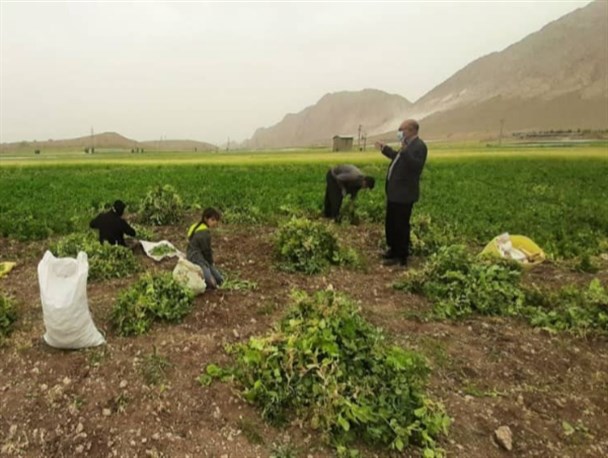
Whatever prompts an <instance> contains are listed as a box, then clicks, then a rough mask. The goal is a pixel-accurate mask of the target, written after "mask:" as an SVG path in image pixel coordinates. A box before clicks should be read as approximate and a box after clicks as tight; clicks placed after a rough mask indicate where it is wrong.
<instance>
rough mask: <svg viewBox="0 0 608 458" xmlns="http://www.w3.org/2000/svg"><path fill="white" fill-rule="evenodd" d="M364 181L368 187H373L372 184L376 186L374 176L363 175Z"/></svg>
mask: <svg viewBox="0 0 608 458" xmlns="http://www.w3.org/2000/svg"><path fill="white" fill-rule="evenodd" d="M365 182H366V183H367V187H368V188H369V189H374V186H376V179H375V178H374V177H365Z"/></svg>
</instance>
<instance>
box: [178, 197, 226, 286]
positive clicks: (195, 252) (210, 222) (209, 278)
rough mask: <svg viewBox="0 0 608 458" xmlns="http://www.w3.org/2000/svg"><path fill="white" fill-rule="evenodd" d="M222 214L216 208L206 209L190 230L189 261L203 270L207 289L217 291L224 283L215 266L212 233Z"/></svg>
mask: <svg viewBox="0 0 608 458" xmlns="http://www.w3.org/2000/svg"><path fill="white" fill-rule="evenodd" d="M220 219H221V214H220V212H218V211H217V210H216V209H215V208H205V210H204V211H203V217H202V218H201V220H200V221H199V222H198V223H194V224H193V225H192V226H190V229H188V252H187V259H188V261H190V262H193V263H194V264H196V265H198V266H200V268H201V269H203V274H204V276H205V283H206V284H207V288H211V289H215V288H217V287H218V286H220V285H221V284H222V283H223V282H224V278H223V277H222V274H221V273H220V272H219V270H217V269H216V268H215V265H214V264H213V249H212V248H211V231H210V230H209V229H213V228H214V227H216V226H217V225H218V223H219V222H220Z"/></svg>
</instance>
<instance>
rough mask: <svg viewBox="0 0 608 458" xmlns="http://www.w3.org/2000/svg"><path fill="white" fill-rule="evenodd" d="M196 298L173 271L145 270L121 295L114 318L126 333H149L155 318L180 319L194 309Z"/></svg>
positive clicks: (112, 316) (115, 322)
mask: <svg viewBox="0 0 608 458" xmlns="http://www.w3.org/2000/svg"><path fill="white" fill-rule="evenodd" d="M192 300H193V296H192V294H191V293H190V291H189V290H188V289H186V288H184V287H183V286H182V285H180V284H179V283H178V282H176V281H175V280H174V279H173V277H172V276H171V274H161V275H151V274H145V275H143V276H142V277H141V278H140V279H139V280H138V281H137V282H136V283H135V284H134V285H133V286H131V287H130V288H128V289H127V290H125V291H123V292H122V293H121V294H120V295H119V296H118V299H117V300H116V303H115V304H114V308H113V309H112V315H111V321H112V323H113V325H114V326H115V328H116V329H117V331H118V333H119V334H120V335H122V336H129V335H140V334H145V333H146V332H148V330H149V329H150V327H151V325H152V323H153V322H154V321H155V320H161V321H168V322H172V323H174V322H179V321H180V320H181V319H182V318H183V317H184V316H185V315H187V314H188V313H189V312H190V310H191V308H192Z"/></svg>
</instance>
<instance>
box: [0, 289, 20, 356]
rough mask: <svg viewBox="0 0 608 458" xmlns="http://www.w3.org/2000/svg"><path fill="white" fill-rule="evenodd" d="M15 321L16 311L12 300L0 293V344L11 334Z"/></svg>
mask: <svg viewBox="0 0 608 458" xmlns="http://www.w3.org/2000/svg"><path fill="white" fill-rule="evenodd" d="M15 321H17V311H16V310H15V304H14V303H13V300H12V299H11V298H9V297H8V296H5V295H4V294H0V345H2V344H3V343H4V341H5V339H6V338H7V337H8V336H9V335H10V334H11V332H12V330H13V324H14V323H15Z"/></svg>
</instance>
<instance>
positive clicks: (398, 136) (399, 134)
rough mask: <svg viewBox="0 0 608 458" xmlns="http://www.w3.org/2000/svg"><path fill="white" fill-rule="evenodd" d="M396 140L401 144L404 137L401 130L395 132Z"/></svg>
mask: <svg viewBox="0 0 608 458" xmlns="http://www.w3.org/2000/svg"><path fill="white" fill-rule="evenodd" d="M397 138H398V139H399V141H400V142H401V143H403V139H404V138H405V137H404V136H403V131H402V130H398V131H397Z"/></svg>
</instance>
